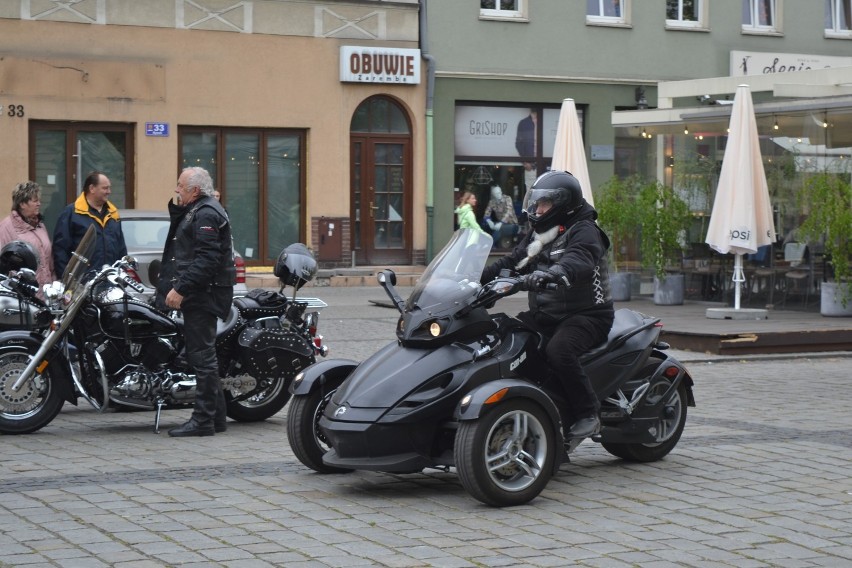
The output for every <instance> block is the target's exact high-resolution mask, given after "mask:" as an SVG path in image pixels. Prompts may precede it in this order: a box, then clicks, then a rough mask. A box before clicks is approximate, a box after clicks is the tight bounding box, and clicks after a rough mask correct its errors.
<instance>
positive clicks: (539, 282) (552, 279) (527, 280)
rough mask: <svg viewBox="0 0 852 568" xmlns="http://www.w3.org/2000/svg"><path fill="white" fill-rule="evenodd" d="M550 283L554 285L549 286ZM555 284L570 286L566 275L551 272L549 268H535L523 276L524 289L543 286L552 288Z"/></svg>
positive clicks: (536, 288) (534, 288) (535, 288)
mask: <svg viewBox="0 0 852 568" xmlns="http://www.w3.org/2000/svg"><path fill="white" fill-rule="evenodd" d="M550 284H552V285H554V286H549V285H550ZM555 285H562V286H565V287H569V286H571V284H570V283H569V282H568V278H567V277H566V276H564V275H562V274H557V273H555V272H551V271H550V270H536V271H534V272H531V273H530V274H527V275H526V276H525V277H524V289H526V290H539V289H542V288H545V287H547V288H554V287H555Z"/></svg>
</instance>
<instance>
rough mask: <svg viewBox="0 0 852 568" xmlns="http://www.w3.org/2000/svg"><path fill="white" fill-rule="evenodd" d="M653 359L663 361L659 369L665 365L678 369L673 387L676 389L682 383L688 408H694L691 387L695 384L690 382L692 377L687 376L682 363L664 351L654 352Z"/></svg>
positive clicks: (687, 373) (687, 372) (693, 396)
mask: <svg viewBox="0 0 852 568" xmlns="http://www.w3.org/2000/svg"><path fill="white" fill-rule="evenodd" d="M652 356H653V357H659V358H661V359H664V361H663V364H662V365H661V366H660V367H661V368H663V367H665V366H666V365H669V366H671V365H674V366H676V367H678V368H679V369H680V373H679V374H678V377H677V378H676V379H675V380H674V381H673V386H674V387H677V385H679V384H680V383H681V382H683V384H684V386H685V387H686V398H687V401H686V402H687V405H688V406H695V395H694V394H693V392H692V387H693V385H694V384H695V382H694V381H693V380H692V375H690V374H689V371H687V370H686V367H684V366H683V363H681V362H680V361H678V360H677V359H675V358H674V357H672V356H671V355H667V354H666V353H665V352H664V351H658V350H654V352H653V354H652Z"/></svg>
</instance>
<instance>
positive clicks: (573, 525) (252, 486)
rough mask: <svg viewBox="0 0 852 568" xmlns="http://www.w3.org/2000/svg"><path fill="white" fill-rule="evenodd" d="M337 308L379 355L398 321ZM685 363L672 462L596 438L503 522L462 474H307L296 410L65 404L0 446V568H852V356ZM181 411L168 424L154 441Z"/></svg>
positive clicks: (329, 313)
mask: <svg viewBox="0 0 852 568" xmlns="http://www.w3.org/2000/svg"><path fill="white" fill-rule="evenodd" d="M316 295H318V296H320V297H323V299H326V297H325V296H332V297H333V294H331V293H328V294H326V293H325V292H324V293H323V294H319V293H317V294H316ZM333 299H334V304H332V302H331V301H329V300H328V299H327V300H326V301H329V304H330V306H329V308H326V310H325V311H324V313H323V318H322V319H321V321H320V328H321V329H322V330H323V331H324V332H325V333H326V338H327V340H328V342H329V343H330V344H331V347H332V349H333V350H336V351H337V355H338V356H340V355H343V356H347V357H354V358H360V357H363V356H364V354H365V353H366V354H369V352H370V350H371V349H373V347H374V343H381V344H383V343H385V342H387V341H388V331H387V328H385V325H386V323H387V322H388V321H390V322H391V327H390V329H391V330H392V329H393V327H392V324H393V321H395V319H396V318H395V315H394V313H393V312H392V311H391V310H386V309H385V311H384V312H383V311H381V310H383V308H368V309H363V301H364V297H363V295H362V296H361V297H360V299H359V300H358V301H357V302H356V301H352V302H351V304H347V302H346V301H344V299H343V297H341V298H336V297H333ZM358 305H360V306H361V308H362V309H361V310H360V311H359V310H358V309H356V308H357V306H358ZM335 306H340V307H339V308H337V307H335ZM350 307H351V308H352V309H351V310H350V309H349V308H350ZM507 311H508V310H507ZM359 314H360V315H359ZM347 336H348V337H349V338H348V339H347ZM689 368H690V370H691V372H692V374H693V376H694V377H695V396H696V399H697V402H698V406H697V407H696V408H690V414H689V417H688V419H687V426H686V430H685V432H684V435H683V438H682V439H681V442H680V443H679V445H678V446H677V447H676V448H675V450H674V451H673V452H672V454H670V455H669V456H668V457H667V458H666V459H664V460H662V461H660V462H657V463H652V464H631V463H627V462H624V461H621V460H619V459H616V458H613V457H612V456H610V455H609V454H608V453H606V452H605V451H604V450H603V449H602V448H601V447H600V446H599V445H597V444H594V443H592V442H589V441H587V442H584V443H583V444H582V445H581V446H580V447H579V448H578V449H577V451H576V452H575V453H574V454H573V455H572V461H571V463H569V464H566V465H564V466H563V467H562V469H561V470H560V472H559V474H558V475H557V476H556V477H554V478H553V479H552V480H551V482H550V484H549V485H548V487H547V488H546V489H545V491H544V492H543V493H542V494H541V496H540V497H539V498H537V499H535V500H534V501H532V502H531V503H529V504H527V505H524V506H520V507H513V508H508V509H493V508H489V507H486V506H484V505H482V504H480V503H479V502H477V501H475V500H474V499H472V498H471V497H469V496H468V495H467V493H466V492H465V491H464V490H463V489H462V487H461V485H460V483H459V482H458V479H457V478H456V476H455V475H454V473H452V472H450V473H446V472H440V471H432V470H429V471H426V472H424V473H420V474H413V475H390V474H382V473H372V472H355V473H351V474H345V475H325V476H324V475H319V474H316V473H312V472H310V471H309V470H307V469H306V468H304V467H303V466H301V464H299V462H298V461H297V460H296V459H295V458H294V457H293V454H292V452H291V451H290V448H289V446H288V444H287V439H286V432H285V421H286V409H285V410H284V411H282V412H281V413H280V414H278V415H276V416H275V417H274V418H272V419H270V420H268V421H266V422H263V423H257V424H240V423H234V422H231V423H230V428H229V430H228V432H227V433H225V434H219V435H216V436H215V437H210V438H196V439H173V438H169V437H167V436H166V434H165V432H164V431H163V433H161V434H159V435H155V434H154V433H152V426H153V419H154V415H153V413H151V412H120V413H108V414H104V415H98V414H97V413H95V412H94V411H93V410H92V409H90V408H88V407H87V406H82V405H81V406H80V407H76V408H75V407H73V406H70V405H66V406H65V408H64V409H63V411H62V413H61V414H60V415H59V416H58V417H57V419H56V420H54V422H53V423H52V424H50V425H49V426H48V427H46V428H44V429H43V430H41V431H39V432H37V433H34V434H30V435H26V436H2V437H0V566H3V567H7V566H63V567H78V566H79V567H90V566H121V567H128V568H130V567H133V568H137V567H139V568H144V567H148V566H191V567H194V566H199V567H200V566H205V567H206V566H228V567H243V566H245V567H256V566H288V567H313V566H316V567H327V566H331V567H338V566H339V567H344V566H345V567H349V566H387V567H413V566H440V567H444V566H445V567H482V566H512V567H515V566H560V567H562V566H604V567H619V566H641V567H643V568H644V567H669V566H671V567H675V566H707V567H711V566H712V567H717V566H732V567H734V566H735V567H737V568H745V567H762V566H785V567H812V566H832V567H837V566H852V473H850V472H852V395H850V394H849V393H850V389H849V371H848V369H849V359H848V358H846V357H843V356H831V357H814V358H807V357H793V358H789V359H781V360H776V359H771V360H760V359H745V360H743V359H737V360H734V359H725V358H718V359H717V360H710V361H706V360H695V361H694V362H692V363H690V364H689ZM187 416H188V411H178V410H170V411H166V412H165V413H164V415H163V420H162V424H161V427H162V429H163V430H165V429H168V428H169V427H171V426H174V425H176V424H179V423H180V422H182V421H183V420H184V419H185V418H186V417H187Z"/></svg>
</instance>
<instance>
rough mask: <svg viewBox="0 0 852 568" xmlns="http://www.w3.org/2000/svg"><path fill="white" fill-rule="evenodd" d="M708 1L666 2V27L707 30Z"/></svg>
mask: <svg viewBox="0 0 852 568" xmlns="http://www.w3.org/2000/svg"><path fill="white" fill-rule="evenodd" d="M707 4H708V2H707V1H706V0H666V27H669V28H686V29H695V28H704V29H706V28H707V14H706V12H705V10H706V9H707Z"/></svg>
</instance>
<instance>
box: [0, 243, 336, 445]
mask: <svg viewBox="0 0 852 568" xmlns="http://www.w3.org/2000/svg"><path fill="white" fill-rule="evenodd" d="M94 244H95V243H94V231H89V232H87V234H86V236H85V237H84V238H83V240H82V241H81V242H80V246H79V247H78V248H77V250H76V251H75V253H74V255H73V257H72V260H71V262H70V263H69V265H68V268H67V269H66V271H65V274H64V276H63V280H62V282H54V283H53V284H51V285H48V286H46V287H45V295H46V298H47V306H45V307H44V308H42V309H41V310H40V311H39V313H38V317H42V316H44V315H47V317H48V318H49V321H50V330H49V332H48V333H47V334H46V335H44V334H39V333H35V332H27V331H25V330H16V331H5V332H2V333H0V433H4V434H26V433H30V432H34V431H36V430H38V429H40V428H43V427H44V426H46V425H47V424H49V423H50V422H51V421H52V420H53V419H54V418H55V417H56V415H57V414H58V413H59V410H60V408H61V407H62V405H63V403H64V402H65V401H68V402H70V403H72V404H75V405H76V404H77V400H78V398H79V397H82V398H83V399H85V400H86V401H87V402H89V404H91V405H92V407H94V408H95V409H96V410H98V411H99V412H104V411H106V410H107V409H109V408H111V407H132V408H140V409H149V410H155V411H156V417H155V421H154V431H155V432H158V431H159V423H160V413H161V411H162V409H163V408H174V407H190V406H192V405H193V404H194V399H195V376H194V375H193V374H192V372H191V370H190V369H189V368H187V366H186V361H185V359H186V357H185V354H184V339H183V325H182V319H181V318H180V316H179V313H177V312H174V313H165V312H162V311H159V310H157V309H156V308H155V307H153V306H152V305H151V304H150V303H149V302H146V301H144V300H143V299H141V298H140V297H138V296H135V295H133V294H132V293H131V292H137V293H140V292H142V290H143V288H142V286H141V285H140V284H139V283H138V282H136V281H135V280H134V279H133V278H132V277H131V276H130V275H129V274H128V272H127V269H128V268H130V267H131V263H132V258H130V257H125V258H123V259H120V260H118V261H116V262H115V263H114V264H112V265H109V266H104V267H102V268H100V269H98V270H95V271H91V272H90V271H89V261H88V259H89V258H91V254H92V252H94ZM275 273H276V276H278V277H279V280H280V282H281V289H280V291H279V292H270V291H265V290H257V291H256V292H257V293H256V294H252V293H250V294H248V295H247V296H246V297H243V298H237V299H235V301H234V305H233V306H232V308H231V312H230V314H229V315H228V317H227V319H226V320H225V321H219V322H218V329H217V334H216V337H217V339H216V354H217V357H218V361H219V368H220V374H221V380H222V387H223V389H224V392H225V398H226V400H227V414H228V416H229V417H231V418H232V419H234V420H237V421H241V422H253V421H259V420H265V419H267V418H269V417H270V416H272V415H274V414H275V413H277V412H278V411H279V410H281V409H282V408H283V407H284V405H285V404H286V403H287V401H288V400H289V399H290V393H289V385H290V382H291V381H292V379H293V377H294V376H295V375H296V373H297V372H299V371H301V370H303V369H304V368H306V367H307V366H308V365H310V364H312V363H314V362H315V361H316V356H317V355H323V356H324V355H325V354H326V353H327V348H326V347H325V346H324V345H323V344H322V336H321V335H319V334H318V333H317V322H318V318H319V315H318V314H319V311H320V310H321V309H322V308H323V307H325V303H324V302H322V301H321V300H319V299H312V300H311V301H300V300H297V298H296V292H297V291H298V289H299V288H300V287H301V286H303V285H304V284H305V283H306V282H308V281H310V280H311V279H312V278H313V277H314V275H315V274H316V261H315V260H314V258H313V256H312V255H311V253H310V251H308V249H307V248H306V247H305V246H304V245H301V244H296V245H290V246H289V247H287V248H286V249H284V251H282V253H281V255H280V257H279V261H278V264H277V265H276V267H275ZM286 285H292V286H293V297H292V298H286V297H285V296H284V295H283V294H282V292H283V290H284V287H285V286H286Z"/></svg>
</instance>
